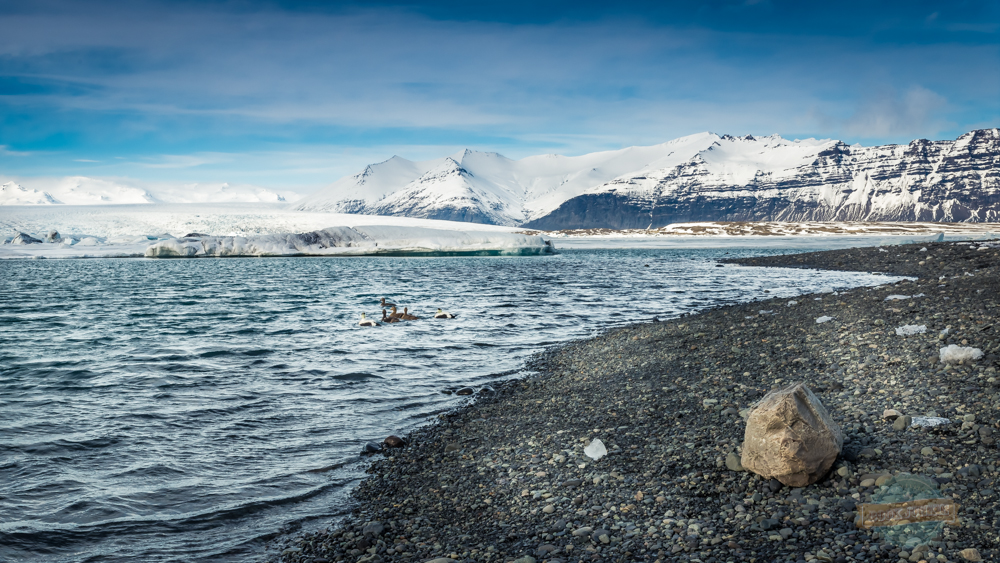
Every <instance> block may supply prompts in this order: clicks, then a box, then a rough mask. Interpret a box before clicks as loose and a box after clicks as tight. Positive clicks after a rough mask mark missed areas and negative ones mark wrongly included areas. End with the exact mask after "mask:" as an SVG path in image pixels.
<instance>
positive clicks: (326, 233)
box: [145, 225, 555, 258]
mask: <svg viewBox="0 0 1000 563" xmlns="http://www.w3.org/2000/svg"><path fill="white" fill-rule="evenodd" d="M554 252H555V247H554V246H553V245H552V243H551V242H550V241H549V240H547V239H545V238H543V237H541V236H539V235H527V234H518V233H509V232H497V231H466V230H443V229H431V228H425V227H408V226H407V227H403V226H387V225H377V226H356V227H331V228H327V229H322V230H318V231H312V232H308V233H296V234H273V235H257V236H198V237H181V238H171V239H168V240H162V241H158V242H156V243H154V244H152V245H150V246H149V247H148V248H147V249H146V252H145V256H146V257H147V258H201V257H233V256H366V255H383V256H384V255H389V256H531V255H541V254H552V253H554Z"/></svg>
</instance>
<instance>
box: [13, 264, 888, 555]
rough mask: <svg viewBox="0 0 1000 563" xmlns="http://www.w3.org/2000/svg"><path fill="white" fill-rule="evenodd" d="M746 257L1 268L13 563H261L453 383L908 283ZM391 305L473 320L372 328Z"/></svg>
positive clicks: (482, 380)
mask: <svg viewBox="0 0 1000 563" xmlns="http://www.w3.org/2000/svg"><path fill="white" fill-rule="evenodd" d="M777 251H778V250H771V251H769V252H777ZM725 252H726V251H725V250H704V249H701V250H621V249H619V250H578V251H567V252H564V253H562V254H560V255H557V256H551V257H494V258H335V259H310V258H292V259H278V258H275V259H222V260H166V261H153V260H142V259H132V260H124V259H122V260H67V261H53V260H47V261H35V260H31V261H29V260H23V261H3V262H0V560H2V561H72V562H78V561H81V562H82V561H102V562H104V561H110V562H114V561H126V560H127V561H144V562H153V561H185V562H190V561H213V562H217V561H237V560H240V561H242V560H252V559H254V558H255V557H259V555H260V551H261V549H262V546H263V545H264V540H266V539H267V538H269V537H271V536H273V535H274V534H275V533H277V532H279V531H282V530H285V531H287V530H294V529H296V528H298V527H305V528H309V527H319V526H321V525H323V526H325V525H326V524H328V523H329V522H330V521H331V520H332V519H335V518H336V517H337V516H340V515H342V514H344V513H345V511H346V510H349V497H348V492H349V490H350V484H351V483H352V482H354V481H356V480H357V479H359V478H360V477H361V475H362V472H361V469H362V464H361V463H359V462H358V456H357V452H359V451H360V449H361V447H362V445H363V444H364V442H366V441H368V440H376V441H380V440H381V439H382V438H384V437H385V436H386V435H388V434H403V433H405V432H406V431H407V430H408V429H411V428H413V427H414V426H415V425H418V424H420V423H422V422H424V421H426V420H428V419H429V418H431V417H432V416H433V415H435V414H437V413H440V412H442V411H444V410H447V409H449V408H452V407H454V406H456V405H458V404H460V401H463V400H465V399H463V398H459V397H456V396H453V395H445V394H443V393H442V392H441V391H442V390H443V389H453V388H455V387H457V386H464V385H473V386H481V385H484V384H487V383H489V382H491V381H496V380H497V379H501V378H504V377H511V376H515V375H517V373H518V372H517V370H518V369H519V368H521V367H522V365H523V362H524V360H525V359H526V358H527V357H528V356H529V355H530V354H531V353H533V352H536V351H538V350H540V349H542V348H544V347H545V346H548V345H551V344H555V343H559V342H565V341H567V340H570V339H576V338H581V337H587V336H591V335H594V334H596V333H598V332H600V331H602V330H604V329H607V328H608V327H611V326H615V325H621V324H625V323H629V322H635V321H648V320H651V319H652V318H653V317H654V316H656V317H659V318H661V319H664V318H668V317H673V316H676V315H678V314H680V313H682V312H685V311H692V310H697V309H700V308H704V307H708V306H711V305H715V304H719V303H723V302H732V301H745V300H749V299H752V298H756V297H765V296H768V295H769V296H775V295H777V296H791V295H795V294H799V293H802V292H808V291H816V290H819V289H821V288H828V287H847V286H857V285H866V284H867V285H874V284H878V283H885V282H886V281H887V278H885V277H880V276H871V275H867V274H854V273H834V272H826V273H817V272H813V271H806V270H784V269H766V270H765V269H757V268H739V267H735V266H727V267H724V268H718V267H715V264H714V263H713V262H712V261H711V259H712V258H713V257H717V256H719V255H722V254H724V253H725ZM730 252H732V254H733V255H735V254H739V253H741V252H742V253H746V252H747V251H736V250H730ZM764 289H769V290H770V291H771V293H770V294H764V293H763V290H764ZM381 296H385V297H387V298H389V299H390V300H393V301H395V302H396V303H399V304H400V305H401V306H402V305H406V306H409V307H410V308H411V309H413V310H414V312H416V313H417V314H418V315H421V314H422V315H425V316H429V314H430V313H431V312H433V311H434V309H435V308H437V307H442V308H444V309H445V310H447V311H450V312H453V313H456V314H458V315H459V318H458V319H455V320H451V321H442V320H433V319H428V320H422V321H419V322H411V323H405V324H397V325H392V326H385V327H381V328H377V329H365V328H361V327H358V326H357V321H358V316H359V313H360V312H361V311H366V312H367V313H368V314H369V316H371V315H379V316H380V311H379V309H378V307H377V306H376V303H377V301H378V298H379V297H381Z"/></svg>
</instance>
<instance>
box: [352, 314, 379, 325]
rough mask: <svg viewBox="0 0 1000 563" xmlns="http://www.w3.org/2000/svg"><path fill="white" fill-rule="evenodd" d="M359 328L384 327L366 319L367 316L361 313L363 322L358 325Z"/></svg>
mask: <svg viewBox="0 0 1000 563" xmlns="http://www.w3.org/2000/svg"><path fill="white" fill-rule="evenodd" d="M358 326H382V325H380V324H378V323H377V322H375V321H373V320H371V319H366V318H365V314H364V313H361V322H359V323H358Z"/></svg>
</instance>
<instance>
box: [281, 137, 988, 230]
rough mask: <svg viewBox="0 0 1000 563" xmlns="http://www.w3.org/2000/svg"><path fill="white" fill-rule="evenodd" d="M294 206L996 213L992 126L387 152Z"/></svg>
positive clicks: (607, 216)
mask: <svg viewBox="0 0 1000 563" xmlns="http://www.w3.org/2000/svg"><path fill="white" fill-rule="evenodd" d="M296 209H300V210H311V211H338V212H346V213H364V214H376V215H401V216H409V217H424V218H431V219H451V220H459V221H471V222H477V223H493V224H500V225H525V226H527V227H532V228H539V229H569V228H616V229H621V228H649V227H660V226H663V225H667V224H670V223H676V222H681V221H706V220H715V221H765V220H766V221H800V220H810V221H834V220H836V221H973V222H975V221H997V220H1000V129H983V130H977V131H972V132H970V133H967V134H965V135H962V136H961V137H959V138H958V139H957V140H955V141H927V140H917V141H913V142H911V143H910V144H908V145H885V146H878V147H862V146H860V145H854V146H848V145H846V144H844V143H842V142H840V141H836V140H815V139H807V140H794V141H789V140H786V139H783V138H781V137H779V136H777V135H772V136H767V137H756V138H755V137H753V136H750V135H747V136H744V137H731V136H728V135H724V136H719V135H715V134H713V133H700V134H697V135H691V136H688V137H682V138H680V139H676V140H673V141H670V142H667V143H663V144H660V145H654V146H650V147H630V148H627V149H622V150H618V151H607V152H599V153H592V154H587V155H583V156H577V157H565V156H558V155H542V156H533V157H528V158H525V159H522V160H510V159H508V158H506V157H504V156H502V155H499V154H496V153H483V152H475V151H469V150H466V151H464V152H461V153H458V154H455V155H452V156H450V157H446V158H442V159H437V160H430V161H424V162H411V161H409V160H406V159H403V158H400V157H398V156H396V157H393V158H391V159H389V160H387V161H385V162H382V163H379V164H373V165H370V166H368V167H367V168H365V170H364V171H362V172H361V173H359V174H356V175H354V176H349V177H345V178H342V179H340V180H338V181H337V182H335V183H333V184H332V185H330V186H328V187H327V188H325V189H323V190H321V191H319V192H317V193H315V194H313V195H311V196H309V197H307V198H304V199H303V200H301V201H300V202H299V203H298V205H297V206H296Z"/></svg>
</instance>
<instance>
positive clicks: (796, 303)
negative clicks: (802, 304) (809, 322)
mask: <svg viewBox="0 0 1000 563" xmlns="http://www.w3.org/2000/svg"><path fill="white" fill-rule="evenodd" d="M798 304H799V302H798V301H789V302H788V303H785V306H786V307H791V306H792V305H798Z"/></svg>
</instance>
